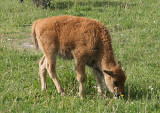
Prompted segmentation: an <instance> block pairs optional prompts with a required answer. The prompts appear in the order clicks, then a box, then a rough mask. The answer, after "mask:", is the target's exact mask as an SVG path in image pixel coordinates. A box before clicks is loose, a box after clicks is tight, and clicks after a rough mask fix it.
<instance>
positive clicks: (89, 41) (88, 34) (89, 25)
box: [35, 16, 105, 58]
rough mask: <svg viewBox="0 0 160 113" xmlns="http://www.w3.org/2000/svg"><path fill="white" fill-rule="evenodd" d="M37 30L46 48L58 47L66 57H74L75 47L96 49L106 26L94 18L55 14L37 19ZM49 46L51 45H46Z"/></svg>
mask: <svg viewBox="0 0 160 113" xmlns="http://www.w3.org/2000/svg"><path fill="white" fill-rule="evenodd" d="M36 23H37V25H36V28H35V29H36V32H37V34H38V35H39V40H40V41H41V42H43V44H41V45H42V46H43V47H44V49H45V48H46V49H47V48H50V49H57V51H58V52H59V53H60V54H61V55H62V56H64V57H67V58H72V57H73V56H72V51H73V50H75V49H80V48H83V49H86V51H87V50H95V49H98V43H99V40H100V38H101V35H102V31H103V29H105V28H104V26H103V25H102V24H101V23H100V22H98V21H97V20H94V19H88V18H84V17H75V16H55V17H49V18H46V19H40V20H37V21H36ZM45 46H49V47H45Z"/></svg>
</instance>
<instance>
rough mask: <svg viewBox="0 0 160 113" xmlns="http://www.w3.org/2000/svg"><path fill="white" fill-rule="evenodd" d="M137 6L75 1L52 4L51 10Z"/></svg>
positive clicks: (109, 2)
mask: <svg viewBox="0 0 160 113" xmlns="http://www.w3.org/2000/svg"><path fill="white" fill-rule="evenodd" d="M135 5H136V4H131V3H126V2H116V1H93V2H91V1H88V2H85V1H84V2H77V1H75V2H73V1H58V2H54V3H52V4H51V7H50V8H51V9H53V10H56V9H60V10H62V9H70V8H72V7H73V6H92V7H107V6H112V7H126V6H127V7H133V6H135Z"/></svg>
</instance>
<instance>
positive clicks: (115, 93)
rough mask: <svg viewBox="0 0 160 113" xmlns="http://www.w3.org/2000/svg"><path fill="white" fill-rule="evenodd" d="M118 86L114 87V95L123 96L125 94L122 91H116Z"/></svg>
mask: <svg viewBox="0 0 160 113" xmlns="http://www.w3.org/2000/svg"><path fill="white" fill-rule="evenodd" d="M117 90H118V87H115V88H114V97H124V96H125V93H124V92H123V93H121V92H119V93H118V91H117Z"/></svg>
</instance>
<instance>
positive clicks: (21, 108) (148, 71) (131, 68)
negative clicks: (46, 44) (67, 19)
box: [0, 0, 160, 113]
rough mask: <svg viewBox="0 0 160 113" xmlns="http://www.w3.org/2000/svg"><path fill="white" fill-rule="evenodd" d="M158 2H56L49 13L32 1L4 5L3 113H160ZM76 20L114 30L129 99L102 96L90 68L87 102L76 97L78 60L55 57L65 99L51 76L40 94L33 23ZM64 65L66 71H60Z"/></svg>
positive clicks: (0, 36)
mask: <svg viewBox="0 0 160 113" xmlns="http://www.w3.org/2000/svg"><path fill="white" fill-rule="evenodd" d="M159 6H160V1H159V0H123V1H122V0H107V1H106V0H85V1H84V0H69V1H68V0H53V1H51V8H50V9H49V8H48V9H47V10H43V9H42V8H36V7H35V6H34V5H33V3H32V2H31V1H28V0H25V2H24V4H19V2H18V0H12V1H10V0H1V4H0V112H53V113H54V112H60V113H61V112H62V113H63V112H67V113H74V112H93V113H97V112H99V113H101V112H106V113H109V112H117V113H122V112H126V113H135V112H140V113H143V112H148V113H158V112H160V109H159V108H160V31H159V30H160V8H159ZM56 15H75V16H85V17H88V18H94V19H98V20H99V21H101V22H102V23H104V25H105V26H107V28H108V29H109V30H110V33H111V36H112V44H113V49H114V53H115V56H116V59H117V61H121V62H122V65H123V69H124V70H125V72H126V75H127V81H126V85H125V86H126V93H127V95H126V97H125V98H123V99H117V100H115V99H114V98H112V96H111V94H110V93H109V92H108V91H107V96H108V99H107V100H106V99H103V98H102V97H100V96H98V94H97V89H96V88H95V87H96V82H95V80H94V76H93V74H92V72H91V70H90V68H88V67H86V74H87V80H86V82H85V93H86V98H84V99H83V100H81V99H80V98H79V97H78V96H77V94H78V82H77V81H76V72H75V71H74V69H73V68H74V61H64V60H63V59H61V58H59V57H58V58H57V74H58V77H59V79H60V82H61V84H62V86H63V87H64V89H65V92H66V96H64V97H61V96H60V95H59V94H58V92H57V90H56V88H55V85H54V84H53V82H52V80H51V79H50V78H49V77H48V78H47V83H48V90H47V92H41V86H40V80H39V77H38V62H39V59H40V58H41V57H42V53H41V52H40V51H38V52H36V51H35V49H33V48H30V46H27V45H32V41H31V37H30V34H31V24H32V23H33V21H34V20H36V19H39V18H46V17H50V16H56ZM62 66H64V67H65V68H64V69H62Z"/></svg>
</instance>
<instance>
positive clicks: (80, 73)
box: [76, 61, 86, 98]
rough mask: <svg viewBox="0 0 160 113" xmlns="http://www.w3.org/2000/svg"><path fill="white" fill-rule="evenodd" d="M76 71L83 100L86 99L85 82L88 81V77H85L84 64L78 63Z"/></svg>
mask: <svg viewBox="0 0 160 113" xmlns="http://www.w3.org/2000/svg"><path fill="white" fill-rule="evenodd" d="M76 71H77V80H78V82H79V96H80V97H81V98H83V97H84V87H83V85H84V82H85V79H86V75H85V64H84V62H82V61H81V62H77V65H76Z"/></svg>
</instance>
